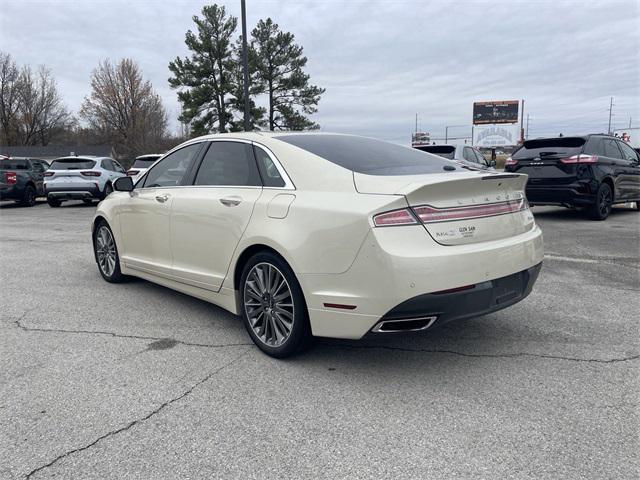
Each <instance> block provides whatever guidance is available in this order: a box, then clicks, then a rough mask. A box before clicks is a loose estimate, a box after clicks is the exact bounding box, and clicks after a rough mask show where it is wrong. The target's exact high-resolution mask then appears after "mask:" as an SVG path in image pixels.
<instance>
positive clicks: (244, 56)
mask: <svg viewBox="0 0 640 480" xmlns="http://www.w3.org/2000/svg"><path fill="white" fill-rule="evenodd" d="M240 6H241V8H242V74H243V77H244V131H245V132H248V131H249V130H251V119H250V117H249V65H248V63H249V62H248V60H247V9H246V7H245V5H244V0H240Z"/></svg>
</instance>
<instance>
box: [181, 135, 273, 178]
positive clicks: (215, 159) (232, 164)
mask: <svg viewBox="0 0 640 480" xmlns="http://www.w3.org/2000/svg"><path fill="white" fill-rule="evenodd" d="M194 185H222V186H230V185H235V186H261V185H262V182H261V181H260V174H259V173H258V167H257V166H256V161H255V159H254V158H253V149H252V148H251V145H250V144H248V143H239V142H211V144H210V145H209V149H208V150H207V153H206V155H205V156H204V158H203V159H202V163H201V164H200V168H199V169H198V173H197V174H196V179H195V182H194Z"/></svg>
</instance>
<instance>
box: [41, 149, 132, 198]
mask: <svg viewBox="0 0 640 480" xmlns="http://www.w3.org/2000/svg"><path fill="white" fill-rule="evenodd" d="M124 176H125V170H124V168H122V166H121V165H120V164H119V163H118V162H116V161H115V160H114V159H113V158H109V157H92V156H82V157H62V158H57V159H55V160H54V161H53V162H51V166H50V167H49V170H47V171H46V172H45V174H44V191H45V194H46V195H47V203H49V205H50V206H52V207H59V206H60V205H61V204H62V202H63V201H65V200H82V201H84V202H85V203H91V202H92V201H93V200H102V199H103V198H105V197H106V196H107V195H109V194H110V193H111V192H113V182H115V181H116V179H117V178H120V177H124Z"/></svg>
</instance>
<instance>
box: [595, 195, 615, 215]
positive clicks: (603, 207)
mask: <svg viewBox="0 0 640 480" xmlns="http://www.w3.org/2000/svg"><path fill="white" fill-rule="evenodd" d="M612 200H613V199H612V197H611V189H609V188H603V189H601V190H600V198H599V199H598V208H599V209H600V214H601V215H602V216H603V217H606V216H607V215H608V214H609V210H610V209H611V202H612Z"/></svg>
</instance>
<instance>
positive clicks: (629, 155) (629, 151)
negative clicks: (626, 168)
mask: <svg viewBox="0 0 640 480" xmlns="http://www.w3.org/2000/svg"><path fill="white" fill-rule="evenodd" d="M618 146H619V147H620V150H622V156H623V157H624V159H625V160H629V161H630V162H637V161H638V154H637V153H636V151H635V150H634V149H633V148H631V147H630V146H629V145H627V144H626V143H624V142H618Z"/></svg>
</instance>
